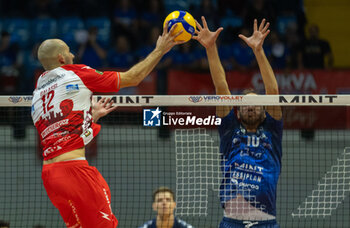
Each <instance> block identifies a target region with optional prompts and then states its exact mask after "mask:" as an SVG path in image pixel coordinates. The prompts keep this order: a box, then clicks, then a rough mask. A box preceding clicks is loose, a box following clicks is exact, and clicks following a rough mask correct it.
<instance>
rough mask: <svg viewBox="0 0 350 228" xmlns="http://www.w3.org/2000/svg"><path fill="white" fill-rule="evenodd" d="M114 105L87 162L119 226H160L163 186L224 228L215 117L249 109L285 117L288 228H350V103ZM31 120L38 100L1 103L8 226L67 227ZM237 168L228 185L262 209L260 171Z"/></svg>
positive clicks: (320, 98)
mask: <svg viewBox="0 0 350 228" xmlns="http://www.w3.org/2000/svg"><path fill="white" fill-rule="evenodd" d="M106 97H110V98H112V99H113V100H114V101H115V103H116V105H117V106H119V108H118V109H117V111H115V112H113V113H110V114H109V115H107V116H105V117H103V118H101V119H100V120H99V124H101V125H102V129H101V132H100V134H99V136H98V137H97V139H96V140H94V141H93V142H91V143H90V144H89V145H88V146H87V148H86V155H87V159H88V162H89V164H90V165H93V166H96V167H97V169H98V170H99V171H100V172H101V174H102V175H103V177H104V178H105V179H106V181H107V182H108V184H109V187H110V189H111V194H112V197H111V205H112V209H113V212H114V214H115V215H116V217H117V218H118V220H119V226H118V227H126V228H129V227H130V228H131V227H140V226H141V225H142V224H144V223H145V222H146V221H148V220H151V219H153V218H155V217H156V214H155V212H154V211H153V210H152V192H153V191H154V190H155V189H156V188H158V187H160V186H167V187H170V188H171V189H172V190H173V191H174V192H175V196H176V203H177V206H176V209H175V214H176V216H177V217H179V218H181V219H183V220H185V221H187V222H188V223H190V224H191V225H193V226H194V227H200V228H209V227H217V226H218V224H219V223H220V220H221V219H222V217H223V215H224V212H223V209H222V205H221V204H222V203H223V202H220V185H221V184H222V182H223V179H225V178H227V177H223V170H225V167H223V164H225V160H224V158H223V157H222V156H221V154H220V138H219V135H218V129H217V128H218V125H220V124H221V120H220V118H218V117H217V116H216V115H215V109H216V107H217V106H222V107H225V106H234V107H236V108H237V107H241V106H247V105H250V106H265V107H266V106H281V107H282V110H283V125H284V127H283V129H284V130H283V138H282V151H283V155H282V165H281V174H280V178H279V181H278V187H277V220H278V222H279V224H280V226H281V227H339V228H342V227H350V217H349V216H348V215H349V214H350V200H349V196H350V107H349V106H350V95H269V96H268V95H258V96H242V95H231V96H216V95H208V96H205V95H193V96H190V95H186V96H149V95H147V96H106ZM101 98H102V97H101V96H95V97H94V99H96V100H99V99H101ZM30 112H31V96H1V97H0V116H1V118H0V183H1V184H0V220H5V221H8V222H10V224H11V227H34V226H35V225H39V224H40V225H42V226H44V227H64V223H63V220H62V219H61V217H60V215H59V212H58V211H57V209H56V208H54V206H53V205H52V204H51V202H50V201H49V198H48V197H47V194H46V192H45V189H44V187H43V184H42V180H41V169H42V160H41V153H42V151H41V148H40V144H39V141H38V137H37V133H36V130H35V128H34V126H33V123H32V120H31V116H30ZM252 143H254V142H253V141H252ZM255 143H256V142H255ZM238 169H241V170H245V171H247V172H242V173H241V174H238V173H237V172H236V174H235V175H231V176H230V177H229V178H230V179H229V182H230V184H231V185H232V184H233V185H236V186H238V187H239V188H237V189H240V192H239V193H240V194H242V195H243V196H244V197H245V198H249V202H250V204H249V205H250V206H254V208H259V207H261V202H259V201H258V200H256V199H254V195H252V196H249V194H250V191H251V189H253V190H254V188H256V187H258V185H256V186H255V185H253V184H252V183H253V182H254V180H255V181H259V178H260V176H259V172H263V170H262V168H261V167H249V164H246V165H244V164H243V165H242V164H239V165H238ZM249 170H251V172H250V171H249ZM230 171H232V170H230ZM232 172H233V171H232ZM245 180H250V182H249V184H248V182H245ZM224 182H225V181H224ZM249 205H248V206H247V208H244V207H243V211H244V209H249ZM241 206H242V205H241ZM262 207H263V206H262ZM239 209H242V207H240V208H239ZM260 209H261V210H263V209H264V208H260ZM246 212H247V211H246ZM237 213H238V210H237ZM248 213H249V210H248Z"/></svg>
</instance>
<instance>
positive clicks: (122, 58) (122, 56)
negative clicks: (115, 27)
mask: <svg viewBox="0 0 350 228" xmlns="http://www.w3.org/2000/svg"><path fill="white" fill-rule="evenodd" d="M134 63H135V58H134V55H133V54H132V52H131V48H130V43H129V40H128V38H127V37H126V36H125V35H120V36H118V37H117V38H116V39H115V42H114V47H113V48H112V49H111V51H110V52H109V54H108V66H110V67H117V68H121V69H128V68H130V67H131V66H132V65H134Z"/></svg>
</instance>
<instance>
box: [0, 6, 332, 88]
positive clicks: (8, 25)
mask: <svg viewBox="0 0 350 228" xmlns="http://www.w3.org/2000/svg"><path fill="white" fill-rule="evenodd" d="M19 2H20V4H19ZM174 10H185V11H188V12H190V13H191V14H192V15H193V16H194V18H195V19H197V20H200V16H202V15H203V16H205V17H206V20H207V21H208V25H209V27H210V28H211V29H216V28H218V27H221V26H222V27H224V31H223V33H222V34H221V35H220V39H219V44H218V45H219V54H220V57H221V59H222V62H223V65H224V68H225V69H226V70H240V71H244V70H248V69H256V67H257V64H256V61H255V58H254V55H253V53H252V51H251V49H250V48H249V47H248V46H247V45H245V44H244V43H243V42H242V41H241V40H240V39H239V38H238V34H240V33H241V34H244V35H249V34H250V33H251V27H252V23H253V19H254V18H257V19H258V20H259V21H260V20H262V19H263V18H266V19H267V20H268V21H269V22H270V23H271V27H270V30H271V34H270V35H269V36H268V39H267V40H266V42H265V45H264V48H265V51H266V53H267V56H268V58H269V60H270V61H271V65H272V67H273V68H274V69H282V70H284V69H302V68H328V67H331V66H332V56H331V49H330V46H329V44H328V42H327V41H324V40H320V38H319V37H318V33H319V31H318V26H317V25H312V26H310V28H309V34H307V35H306V34H305V33H304V31H305V30H307V29H305V25H306V23H307V21H306V17H305V14H304V9H303V0H289V1H279V0H235V1H232V0H187V1H185V0H178V1H173V0H148V1H143V0H132V1H131V0H106V1H95V0H33V1H27V2H23V1H0V14H1V15H2V17H1V19H0V31H1V37H0V74H1V75H0V77H1V79H2V80H0V86H1V90H0V91H1V93H2V94H16V93H17V94H18V93H20V94H30V93H31V92H32V89H33V84H34V81H35V76H34V75H36V72H37V71H41V70H42V69H41V67H40V64H39V62H38V60H37V57H36V51H37V48H38V46H39V44H40V43H41V42H42V41H43V40H45V39H47V38H60V39H63V40H64V41H65V42H66V43H67V44H68V45H69V46H70V47H71V49H72V52H73V53H74V54H75V63H82V64H86V65H89V66H91V67H93V68H97V69H106V68H114V69H115V68H119V69H127V68H129V67H131V66H132V65H134V64H135V63H137V62H138V61H139V60H140V59H143V58H144V57H146V56H147V54H148V53H149V52H151V51H152V50H153V48H154V46H155V43H156V40H157V38H158V36H159V34H160V33H161V32H162V26H163V20H164V18H165V17H166V15H167V14H168V13H170V12H172V11H174ZM326 57H327V61H324V59H325V58H326ZM169 67H170V68H172V69H184V70H193V71H199V72H200V71H207V70H208V64H207V61H206V54H205V51H204V49H203V48H201V47H200V45H198V44H197V43H196V42H195V41H190V42H188V43H186V44H183V45H180V46H177V47H175V48H174V49H173V50H172V51H171V52H169V53H168V54H167V55H166V56H165V57H164V58H163V60H162V62H161V63H160V64H159V65H158V69H169Z"/></svg>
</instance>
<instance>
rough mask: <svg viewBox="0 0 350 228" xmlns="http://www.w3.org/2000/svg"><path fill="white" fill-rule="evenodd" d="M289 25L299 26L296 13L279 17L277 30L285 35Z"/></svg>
mask: <svg viewBox="0 0 350 228" xmlns="http://www.w3.org/2000/svg"><path fill="white" fill-rule="evenodd" d="M289 26H297V18H296V16H295V15H290V16H278V17H277V31H278V33H279V34H281V35H285V34H286V30H287V28H288V27H289Z"/></svg>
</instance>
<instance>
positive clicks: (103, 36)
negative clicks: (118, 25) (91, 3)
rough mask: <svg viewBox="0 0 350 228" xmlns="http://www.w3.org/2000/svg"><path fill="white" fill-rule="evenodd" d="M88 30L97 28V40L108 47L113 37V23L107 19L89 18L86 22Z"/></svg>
mask: <svg viewBox="0 0 350 228" xmlns="http://www.w3.org/2000/svg"><path fill="white" fill-rule="evenodd" d="M85 25H86V28H87V29H88V28H90V27H97V28H98V34H97V40H98V41H99V42H100V43H101V44H102V45H104V46H105V47H107V46H108V45H109V40H110V35H111V21H110V20H109V19H108V18H106V17H97V18H88V19H86V21H85Z"/></svg>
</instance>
